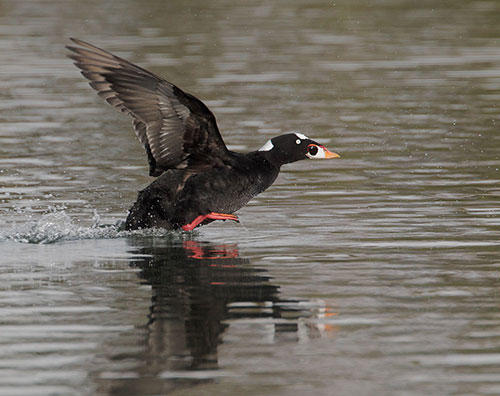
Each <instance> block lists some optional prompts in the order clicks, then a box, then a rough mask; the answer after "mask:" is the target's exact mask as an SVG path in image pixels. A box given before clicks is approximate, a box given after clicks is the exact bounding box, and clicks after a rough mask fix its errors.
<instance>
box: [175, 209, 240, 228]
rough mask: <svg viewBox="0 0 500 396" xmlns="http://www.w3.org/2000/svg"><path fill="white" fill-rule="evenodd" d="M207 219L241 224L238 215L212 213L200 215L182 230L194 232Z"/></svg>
mask: <svg viewBox="0 0 500 396" xmlns="http://www.w3.org/2000/svg"><path fill="white" fill-rule="evenodd" d="M206 219H211V220H233V221H236V222H237V223H239V222H240V221H239V220H238V216H236V215H232V214H226V213H215V212H211V213H209V214H206V215H199V216H198V217H197V218H196V219H194V220H193V221H192V222H191V223H189V224H186V225H183V226H182V229H183V230H184V231H192V230H194V229H195V228H196V227H198V226H199V225H200V224H201V223H202V222H203V221H204V220H206Z"/></svg>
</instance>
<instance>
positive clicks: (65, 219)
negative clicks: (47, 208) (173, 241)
mask: <svg viewBox="0 0 500 396" xmlns="http://www.w3.org/2000/svg"><path fill="white" fill-rule="evenodd" d="M123 225H124V222H123V221H122V220H120V221H117V222H116V223H115V224H101V220H100V216H99V214H98V213H97V211H95V212H94V217H93V219H92V225H91V226H90V227H87V226H82V225H79V224H77V223H76V222H75V221H74V220H73V219H71V217H70V216H69V215H68V214H67V213H66V212H65V211H64V210H57V211H53V212H51V213H46V214H44V215H42V216H41V217H40V218H39V219H35V220H31V221H28V222H27V223H25V224H23V225H20V226H19V225H17V226H16V227H15V229H11V230H8V231H6V232H0V241H2V240H11V241H15V242H19V243H34V244H50V243H54V242H58V241H71V240H79V239H113V238H122V237H125V236H134V235H137V236H165V235H171V234H172V233H173V232H172V231H167V230H164V229H154V228H153V229H147V230H136V231H124V230H123Z"/></svg>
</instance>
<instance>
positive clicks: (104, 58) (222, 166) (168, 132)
mask: <svg viewBox="0 0 500 396" xmlns="http://www.w3.org/2000/svg"><path fill="white" fill-rule="evenodd" d="M71 40H72V41H73V42H74V43H75V44H76V46H73V45H72V46H68V47H67V48H68V49H69V50H70V51H71V53H70V55H69V56H70V57H71V58H72V59H73V60H74V61H75V65H76V66H77V67H78V68H80V69H81V71H82V74H83V75H84V76H85V77H86V78H87V79H89V80H90V85H91V87H92V88H94V89H95V90H96V91H97V92H98V95H99V96H101V97H102V98H104V99H105V100H106V101H107V102H108V103H109V104H111V105H112V106H114V107H115V108H117V109H118V110H119V111H121V112H124V113H127V114H129V115H130V116H131V117H132V119H133V126H134V130H135V133H136V135H137V137H138V139H139V140H140V142H141V143H142V144H143V145H144V147H145V150H146V153H147V156H148V162H149V168H150V169H149V174H150V175H151V176H159V177H158V178H157V179H156V180H155V181H153V182H152V183H151V184H150V185H149V186H148V187H146V188H145V189H144V190H142V191H140V192H139V196H138V199H137V201H136V202H135V203H134V205H133V206H132V208H131V209H130V211H129V215H128V217H127V220H126V223H125V228H126V229H129V230H131V229H139V228H149V227H163V228H166V229H178V228H181V227H182V228H184V229H186V230H190V229H193V228H195V227H196V226H198V225H201V224H206V223H209V222H211V221H213V220H216V219H224V220H227V219H229V220H237V218H236V216H234V215H231V214H232V213H234V212H235V211H237V210H238V209H240V208H241V207H242V206H244V205H245V204H246V203H247V202H248V201H249V200H250V199H251V198H252V197H254V196H255V195H257V194H259V193H261V192H262V191H264V190H265V189H267V188H268V187H269V186H270V185H271V184H272V183H273V182H274V180H275V179H276V177H277V176H278V173H279V170H280V167H281V166H282V165H283V164H286V163H289V162H294V161H298V160H301V159H306V158H336V157H338V155H337V154H335V153H331V152H330V151H328V150H327V149H326V148H325V147H324V146H321V145H320V144H318V143H316V142H314V141H312V140H310V139H308V138H307V137H306V136H304V135H301V134H298V133H290V134H286V135H281V136H278V137H275V138H273V139H271V140H269V141H268V142H267V143H266V144H265V145H264V146H263V147H262V148H261V149H260V150H258V151H253V152H251V153H248V154H240V153H235V152H232V151H229V150H228V149H227V147H226V145H225V144H224V141H223V140H222V137H221V135H220V133H219V130H218V128H217V123H216V120H215V117H214V115H213V114H212V112H211V111H210V110H209V109H208V108H207V107H206V106H205V105H204V104H203V102H201V101H200V100H199V99H197V98H195V97H194V96H193V95H190V94H189V93H186V92H184V91H182V90H181V89H180V88H178V87H176V86H175V85H173V84H171V83H169V82H168V81H165V80H163V79H162V78H160V77H158V76H156V75H155V74H153V73H151V72H149V71H147V70H145V69H143V68H141V67H139V66H136V65H134V64H132V63H130V62H128V61H127V60H125V59H122V58H120V57H117V56H115V55H113V54H111V53H109V52H107V51H104V50H102V49H100V48H98V47H95V46H93V45H91V44H89V43H86V42H84V41H81V40H77V39H71Z"/></svg>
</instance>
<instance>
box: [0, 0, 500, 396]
mask: <svg viewBox="0 0 500 396" xmlns="http://www.w3.org/2000/svg"><path fill="white" fill-rule="evenodd" d="M70 36H74V37H78V38H81V39H84V40H87V41H90V42H92V43H94V44H96V45H99V46H102V47H104V48H106V49H109V50H112V51H113V52H115V53H117V54H119V55H121V56H124V57H127V58H128V59H130V60H132V61H134V62H136V63H139V64H140V65H141V66H143V67H146V68H148V69H151V70H153V71H155V72H157V73H159V74H161V75H163V76H165V77H166V78H168V79H169V80H170V81H171V82H173V83H175V84H177V85H179V86H180V87H181V88H183V89H185V90H187V91H188V92H191V93H193V94H195V95H196V96H198V97H199V98H201V99H202V100H203V101H204V102H205V103H207V104H208V105H209V107H210V108H211V109H212V111H213V112H214V113H215V115H216V117H217V120H218V124H219V127H220V129H221V132H222V134H223V136H224V138H225V141H226V143H227V144H228V145H229V146H230V148H232V149H234V150H237V151H249V150H253V149H256V148H258V147H260V146H262V144H263V143H264V142H265V141H266V140H267V139H268V138H269V137H272V136H274V135H278V134H281V133H286V132H289V131H300V132H302V133H304V134H306V135H308V136H310V137H311V138H314V139H315V140H318V141H320V142H322V143H324V144H326V145H327V146H328V147H329V148H330V149H332V150H334V151H336V152H338V153H340V154H341V155H342V159H341V160H336V161H327V162H317V161H303V162H299V163H295V164H291V165H289V166H286V167H285V168H284V169H283V171H282V174H281V175H280V177H279V178H278V180H277V182H276V184H275V185H274V186H273V187H271V188H270V189H269V190H268V191H267V192H265V193H264V194H262V195H260V196H258V197H257V198H256V199H254V200H253V201H252V202H251V203H250V204H249V205H248V206H247V207H245V208H243V209H242V210H241V211H240V212H239V216H240V220H241V224H239V225H238V224H230V223H229V222H216V223H214V224H212V225H210V226H207V227H204V228H202V229H201V230H200V232H198V233H196V234H194V235H187V234H184V235H168V234H165V233H161V232H156V233H154V232H151V233H142V234H141V233H138V234H137V233H136V234H133V233H132V234H126V233H118V232H117V231H116V230H115V228H114V227H112V226H108V227H104V228H103V227H100V225H105V224H114V223H116V222H117V221H119V220H123V219H124V217H125V216H126V211H127V210H128V208H129V207H130V205H131V204H132V202H133V201H134V199H135V197H136V193H137V190H139V189H141V188H143V187H144V186H145V185H147V184H148V183H149V182H150V181H151V179H150V178H149V177H148V176H147V166H146V165H147V163H146V158H145V155H144V153H143V149H142V148H141V147H140V144H139V143H138V142H137V141H136V139H135V137H134V134H133V131H132V128H131V123H130V121H129V120H127V119H126V118H125V117H124V116H123V115H120V114H117V113H115V112H114V111H113V110H112V109H111V108H110V107H109V106H106V105H105V104H104V103H103V102H102V101H101V100H100V99H99V98H98V97H97V96H96V95H95V93H94V92H93V91H92V90H91V89H90V88H89V87H88V85H87V84H86V82H85V81H84V79H83V78H82V77H81V76H80V75H79V74H78V71H77V70H76V68H75V67H74V66H73V65H72V64H71V61H70V60H69V59H67V58H66V57H65V50H64V45H65V44H67V43H68V37H70ZM0 53H1V57H0V110H1V111H0V254H1V258H0V394H5V395H13V394H19V395H30V394H32V395H54V394H60V395H66V394H82V395H86V394H97V395H125V394H143V395H148V394H150V395H153V394H165V393H169V394H182V395H189V394H197V395H198V394H208V395H220V394H227V395H229V394H234V393H236V392H238V394H244V395H253V394H259V395H265V394H273V395H275V394H277V395H288V394H292V393H294V394H300V395H303V394H304V395H306V394H311V395H312V394H314V395H331V394H335V395H374V394H376V395H400V394H405V395H423V394H440V395H441V394H449V395H470V394H475V395H495V394H499V393H500V376H499V375H498V367H499V365H500V297H499V293H498V288H499V286H500V281H499V276H500V209H499V196H500V184H499V182H500V170H499V169H500V158H499V156H500V154H499V153H500V137H499V134H498V124H499V123H500V116H499V109H498V106H497V103H498V101H499V99H500V4H499V3H498V2H495V1H442V2H435V1H421V2H414V1H395V0H387V1H347V0H345V1H335V2H332V1H314V2H311V1H306V0H301V1H299V0H292V1H286V2H285V1H278V2H273V3H269V2H261V1H254V0H249V1H245V2H238V3H236V4H235V3H234V2H229V1H214V2H201V1H193V2H189V3H188V4H187V3H186V2H181V1H169V2H160V1H141V2H134V1H120V2H115V1H109V2H97V1H90V2H86V3H85V4H83V3H81V2H77V1H20V2H18V1H13V0H12V1H6V0H0ZM27 242H31V243H27Z"/></svg>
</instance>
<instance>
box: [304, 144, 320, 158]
mask: <svg viewBox="0 0 500 396" xmlns="http://www.w3.org/2000/svg"><path fill="white" fill-rule="evenodd" d="M307 151H308V152H309V154H311V155H312V156H314V155H316V154H318V146H314V145H312V144H311V145H310V146H309V147H308V148H307Z"/></svg>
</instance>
